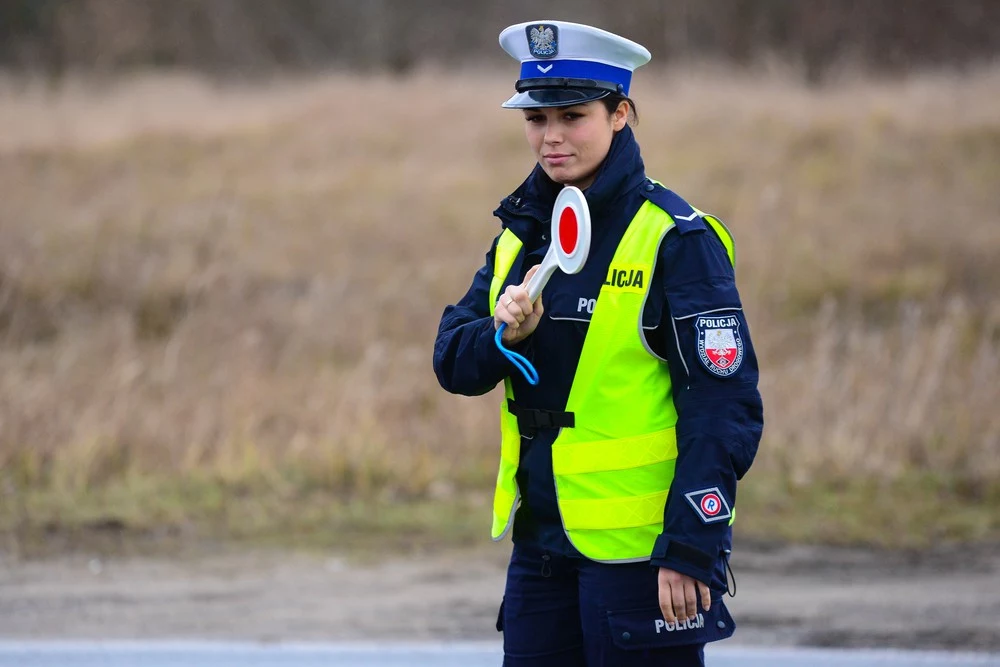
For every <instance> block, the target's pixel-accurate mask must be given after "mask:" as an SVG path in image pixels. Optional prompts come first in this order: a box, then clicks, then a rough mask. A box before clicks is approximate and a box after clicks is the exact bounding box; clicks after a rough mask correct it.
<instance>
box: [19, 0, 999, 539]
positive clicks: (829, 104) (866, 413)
mask: <svg viewBox="0 0 1000 667" xmlns="http://www.w3.org/2000/svg"><path fill="white" fill-rule="evenodd" d="M537 14H538V11H537V3H534V2H528V1H527V0H510V1H508V2H502V3H501V2H473V1H472V0H462V1H461V2H459V1H458V0H438V1H427V2H411V1H406V0H366V2H353V1H352V2H347V1H345V0H285V1H284V2H280V3H279V2H267V1H254V0H208V1H197V0H131V1H128V0H74V1H72V2H70V1H61V0H0V69H2V74H0V545H3V548H4V549H5V550H7V551H8V552H9V553H14V554H20V555H22V556H31V555H34V554H47V553H52V552H59V551H62V550H73V549H80V548H87V549H92V548H99V549H105V548H107V549H119V550H120V549H126V550H128V549H137V548H147V547H149V548H153V549H155V548H158V547H159V546H160V545H163V544H170V543H173V542H178V541H179V542H185V543H186V542H192V541H199V540H213V541H218V540H225V541H231V540H236V541H241V542H243V543H250V544H280V545H287V546H295V547H319V548H324V549H325V548H336V549H347V550H358V549H361V550H365V549H368V550H372V551H378V552H385V551H387V550H391V551H393V552H397V553H407V552H408V551H409V550H412V549H432V548H439V547H442V546H458V545H474V544H480V543H483V542H485V541H487V539H488V537H487V536H488V521H489V518H488V517H489V499H490V494H491V492H492V484H493V479H494V476H495V466H496V459H497V452H498V437H497V416H496V413H497V403H498V401H499V398H500V397H499V395H497V394H495V395H492V396H490V397H482V398H477V399H469V398H461V397H456V396H451V395H448V394H446V393H444V392H443V391H442V390H440V389H439V387H438V386H437V383H436V381H435V378H434V376H433V372H432V370H431V354H432V345H433V339H434V334H435V331H436V327H437V323H438V318H439V315H440V313H441V311H442V309H443V307H444V306H445V305H446V304H448V303H452V302H454V301H455V300H457V299H458V298H459V297H460V296H461V295H462V293H464V291H465V289H466V287H467V285H468V283H469V282H470V280H471V277H472V275H473V273H474V272H475V271H476V270H477V269H478V268H479V266H480V265H481V263H482V261H483V256H484V254H485V253H486V251H487V250H488V249H489V247H490V242H491V240H492V238H493V237H494V236H495V234H497V233H498V231H499V227H498V224H497V221H496V220H495V219H494V218H492V217H491V215H490V212H491V211H492V210H493V209H494V208H495V206H496V204H497V203H498V202H499V201H500V199H501V198H502V197H504V196H505V195H506V194H508V193H509V192H510V191H512V190H513V189H514V188H515V187H516V186H517V185H518V184H519V183H520V182H521V180H522V179H523V178H524V177H525V175H526V174H527V173H528V171H529V170H530V169H531V167H532V161H531V156H530V153H529V151H528V150H527V148H526V145H525V141H524V138H523V134H522V129H521V122H520V119H519V114H515V113H512V112H507V111H505V110H502V109H500V108H499V105H500V103H501V102H502V101H503V100H504V99H506V97H507V96H508V95H509V94H510V93H511V91H512V88H513V82H514V79H515V78H516V68H517V66H516V64H515V63H514V62H513V61H510V60H509V59H508V58H507V57H506V55H505V54H503V53H502V51H501V50H500V49H499V47H498V46H497V43H496V36H497V34H498V33H499V31H500V30H501V29H502V28H503V27H505V26H506V25H508V24H510V23H515V22H519V21H523V20H531V19H536V18H537V19H543V18H563V19H566V20H575V21H580V22H588V23H593V24H596V25H599V26H601V27H604V28H607V29H609V30H613V31H616V32H619V33H620V34H623V35H625V36H628V37H630V38H632V39H635V40H637V41H639V42H641V43H643V44H645V45H646V46H648V47H649V49H650V50H651V51H652V53H653V62H652V64H650V65H649V66H648V67H645V68H643V69H642V70H640V72H639V73H637V78H636V82H635V84H634V86H633V96H634V98H635V99H636V101H637V103H638V106H639V110H640V123H639V125H638V127H637V128H636V132H637V135H638V138H639V142H640V145H641V146H642V149H643V155H644V158H645V161H646V165H647V170H648V172H649V173H650V175H651V176H653V177H655V178H657V179H658V180H661V181H663V182H664V183H666V184H667V185H668V187H671V188H672V189H674V190H675V191H677V192H678V193H680V194H681V195H682V196H683V197H685V198H686V199H688V200H690V201H691V202H693V203H694V204H695V205H696V206H698V207H699V208H701V209H703V210H706V211H710V212H713V213H715V214H716V215H718V216H720V217H721V218H722V219H724V220H725V221H726V222H727V223H728V225H729V226H730V228H731V229H732V230H733V231H734V233H735V235H736V237H737V242H738V264H737V277H738V282H739V285H740V289H741V293H742V295H743V298H744V302H745V306H746V311H747V315H748V319H749V321H750V323H751V325H752V326H753V334H754V341H755V344H756V346H757V349H758V354H759V355H760V363H761V368H762V392H763V394H764V400H765V410H766V419H767V427H766V430H765V434H764V440H763V443H762V445H761V449H760V454H759V456H758V460H757V462H756V464H755V466H754V468H753V469H752V470H751V472H750V474H749V475H748V477H747V479H746V480H745V482H744V484H743V485H742V486H741V491H740V494H741V495H740V502H739V505H740V508H741V512H740V521H739V522H738V524H737V528H736V530H737V540H738V541H739V540H743V541H744V542H751V541H758V542H762V543H775V542H780V543H787V542H794V543H800V542H805V543H819V544H841V545H845V544H846V545H862V546H865V547H868V546H873V547H874V546H888V547H896V548H907V549H923V548H927V547H931V546H935V545H942V544H956V543H958V544H967V543H970V542H973V543H989V542H993V543H995V542H996V541H997V540H998V539H1000V481H998V480H1000V412H998V411H996V406H997V403H998V399H1000V390H998V388H997V387H998V383H997V376H998V373H1000V301H998V299H997V296H996V292H997V287H998V285H1000V267H998V264H997V257H998V256H1000V231H998V223H1000V220H998V213H1000V187H998V183H1000V63H998V61H997V56H998V53H1000V3H997V2H995V1H993V0H954V1H952V2H943V1H932V0H912V1H911V2H907V3H901V2H894V1H891V0H866V1H862V0H842V1H837V0H809V1H793V0H699V1H696V0H672V1H670V2H667V1H659V0H636V1H635V2H629V3H606V2H596V1H587V0H574V1H573V2H569V1H554V2H551V3H548V5H547V9H546V11H545V12H544V14H545V16H540V15H537Z"/></svg>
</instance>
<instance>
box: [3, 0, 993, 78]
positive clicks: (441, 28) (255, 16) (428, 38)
mask: <svg viewBox="0 0 1000 667" xmlns="http://www.w3.org/2000/svg"><path fill="white" fill-rule="evenodd" d="M536 5H537V3H535V2H532V1H531V0H507V1H506V2H499V1H496V0H492V1H491V0H424V1H423V2H414V1H413V0H364V2H358V1H357V0H283V1H282V2H278V1H277V0H73V2H66V1H65V0H0V66H6V67H8V68H16V69H41V70H44V71H48V72H50V73H56V74H58V73H59V72H62V71H63V70H64V69H65V68H66V67H70V66H72V67H81V68H95V69H103V70H113V69H119V68H123V67H134V66H139V65H152V66H164V65H170V66H182V67H188V68H198V69H203V70H208V71H213V72H218V73H232V72H235V73H253V72H259V71H266V70H267V69H269V68H276V67H277V68H318V67H326V66H330V65H336V66H342V67H349V68H362V69H366V70H374V69H383V70H389V71H394V72H406V71H408V70H410V69H411V68H413V67H414V66H415V65H417V64H418V63H420V62H423V61H428V60H429V61H438V62H444V63H447V64H450V65H464V64H466V63H469V62H472V61H484V60H485V61H490V60H493V61H496V62H500V60H502V59H503V57H504V56H503V54H502V53H500V51H499V49H497V48H496V35H497V32H498V31H499V29H501V28H503V27H504V26H505V25H508V24H510V23H514V22H517V21H522V20H526V19H527V20H534V19H553V18H561V19H564V20H571V21H579V22H585V23H593V24H596V25H600V26H603V27H606V28H608V29H609V30H613V31H617V32H621V33H623V34H626V35H628V36H630V37H632V38H634V39H636V40H637V41H640V42H642V43H643V44H645V45H647V46H648V47H649V48H650V50H651V51H653V53H654V55H655V57H656V59H657V61H658V62H667V61H672V60H677V59H682V58H683V59H706V58H707V59H713V58H715V59H723V60H727V61H731V62H735V63H740V64H753V63H754V62H756V61H759V60H760V59H761V58H765V57H772V56H778V57H781V58H783V59H786V60H788V61H789V62H792V63H795V64H798V65H800V66H801V68H802V72H803V76H804V77H805V78H806V79H807V80H808V81H810V82H813V83H818V82H820V81H822V80H823V79H824V78H825V77H826V75H827V74H828V72H829V71H830V70H831V68H833V67H836V66H837V65H839V64H841V63H844V62H849V63H851V64H856V65H859V66H862V67H868V68H872V69H876V70H880V71H898V70H902V69H906V68H908V67H912V66H921V65H963V64H965V63H970V62H975V61H977V60H982V59H987V58H995V57H996V56H997V54H998V53H1000V0H952V1H951V2H945V1H944V0H908V2H905V3H902V2H899V0H632V2H629V3H614V4H612V3H606V2H600V1H599V0H551V2H549V3H547V5H546V6H547V9H546V15H545V16H539V15H538V13H537V12H538V10H537V7H536Z"/></svg>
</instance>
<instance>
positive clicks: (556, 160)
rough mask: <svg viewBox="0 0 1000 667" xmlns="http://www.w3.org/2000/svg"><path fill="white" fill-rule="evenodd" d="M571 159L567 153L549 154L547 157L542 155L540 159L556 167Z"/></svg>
mask: <svg viewBox="0 0 1000 667" xmlns="http://www.w3.org/2000/svg"><path fill="white" fill-rule="evenodd" d="M571 157H572V155H570V154H569V153H549V154H547V155H543V156H542V159H543V160H545V161H546V162H547V163H548V164H550V165H552V166H555V167H558V166H559V165H561V164H564V163H565V162H566V161H567V160H569V159H570V158H571Z"/></svg>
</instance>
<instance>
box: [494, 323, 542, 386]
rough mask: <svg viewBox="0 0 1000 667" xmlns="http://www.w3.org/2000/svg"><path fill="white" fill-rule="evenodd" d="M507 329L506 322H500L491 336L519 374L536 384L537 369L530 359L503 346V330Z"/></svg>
mask: <svg viewBox="0 0 1000 667" xmlns="http://www.w3.org/2000/svg"><path fill="white" fill-rule="evenodd" d="M506 329H507V323H506V322H501V323H500V326H499V327H497V335H496V336H495V337H494V338H493V340H494V341H496V344H497V347H498V348H500V351H501V352H503V356H505V357H507V358H508V359H509V360H510V363H512V364H514V367H515V368H516V369H517V370H519V371H521V375H523V376H524V379H525V380H527V381H528V384H531V385H535V384H538V371H537V370H535V367H534V366H533V365H532V363H531V362H530V361H528V360H527V359H526V358H525V357H524V356H523V355H520V354H518V353H517V352H514V351H513V350H508V349H507V348H505V347H504V346H503V341H502V340H501V338H502V337H503V332H504V331H505V330H506Z"/></svg>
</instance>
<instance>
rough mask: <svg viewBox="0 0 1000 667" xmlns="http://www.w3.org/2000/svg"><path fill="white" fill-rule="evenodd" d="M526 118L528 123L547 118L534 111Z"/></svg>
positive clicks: (539, 121)
mask: <svg viewBox="0 0 1000 667" xmlns="http://www.w3.org/2000/svg"><path fill="white" fill-rule="evenodd" d="M524 120H525V121H526V122H528V123H541V122H542V121H544V120H545V116H544V115H543V114H540V113H533V114H531V115H529V116H525V117H524Z"/></svg>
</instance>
